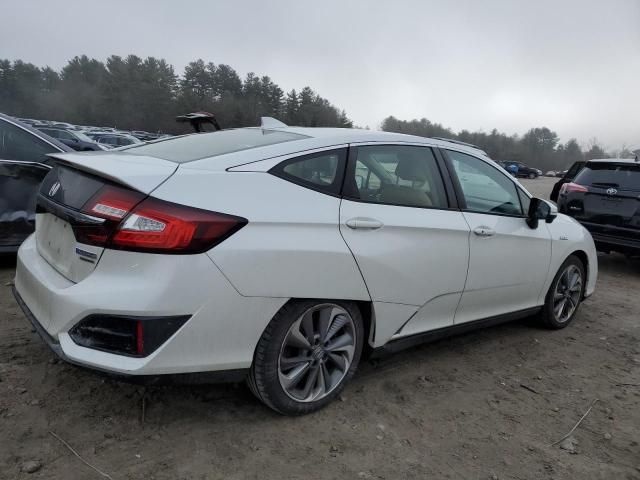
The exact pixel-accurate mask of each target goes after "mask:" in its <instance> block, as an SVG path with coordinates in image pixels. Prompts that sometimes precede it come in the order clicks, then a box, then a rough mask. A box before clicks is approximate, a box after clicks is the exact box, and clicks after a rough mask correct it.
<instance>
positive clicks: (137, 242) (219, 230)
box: [109, 197, 247, 253]
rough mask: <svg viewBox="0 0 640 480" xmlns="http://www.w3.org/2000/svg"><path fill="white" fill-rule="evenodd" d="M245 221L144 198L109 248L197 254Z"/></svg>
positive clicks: (216, 242)
mask: <svg viewBox="0 0 640 480" xmlns="http://www.w3.org/2000/svg"><path fill="white" fill-rule="evenodd" d="M246 224H247V220H246V219H244V218H241V217H236V216H233V215H226V214H223V213H216V212H210V211H207V210H200V209H199V208H193V207H186V206H184V205H177V204H175V203H170V202H166V201H164V200H158V199H157V198H151V197H149V198H147V199H146V200H144V201H142V203H140V204H139V205H138V206H137V207H135V208H134V209H133V211H131V213H130V214H129V215H128V216H127V217H126V218H125V219H124V220H123V221H122V222H121V223H120V225H119V226H118V229H117V231H116V233H115V235H114V236H113V238H112V239H111V242H110V245H109V246H110V247H111V248H117V249H122V250H134V251H145V252H157V253H199V252H204V251H207V250H209V249H210V248H211V247H213V246H214V245H216V244H218V243H220V242H221V241H222V240H224V239H225V238H227V237H229V236H230V235H232V234H233V233H235V232H236V231H238V230H239V229H240V228H242V227H243V226H244V225H246Z"/></svg>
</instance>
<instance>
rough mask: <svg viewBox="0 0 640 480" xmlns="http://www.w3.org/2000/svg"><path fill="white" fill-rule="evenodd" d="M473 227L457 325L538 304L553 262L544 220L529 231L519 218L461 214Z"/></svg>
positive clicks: (457, 313) (523, 221) (469, 213)
mask: <svg viewBox="0 0 640 480" xmlns="http://www.w3.org/2000/svg"><path fill="white" fill-rule="evenodd" d="M464 217H465V219H466V220H467V222H468V224H469V227H470V228H471V231H472V232H473V231H474V229H476V228H482V227H486V228H488V229H490V230H493V231H494V232H495V233H494V234H493V235H491V236H487V237H482V236H478V235H476V234H475V233H472V234H471V236H470V259H471V260H470V262H469V273H468V276H467V282H466V285H465V287H464V294H463V295H462V299H461V301H460V306H459V307H458V310H457V312H456V318H455V323H464V322H469V321H473V320H479V319H482V318H488V317H493V316H497V315H502V314H504V313H508V312H516V311H519V310H525V309H527V308H532V307H535V306H537V305H539V303H538V297H539V293H540V290H541V289H542V286H543V284H544V281H545V279H546V277H547V272H548V270H549V262H550V260H551V239H550V234H549V231H548V229H547V227H546V224H545V223H544V222H541V223H540V225H539V226H538V228H536V229H531V228H529V226H527V224H526V222H525V220H524V219H523V218H519V217H508V216H501V215H486V214H482V213H471V212H465V213H464Z"/></svg>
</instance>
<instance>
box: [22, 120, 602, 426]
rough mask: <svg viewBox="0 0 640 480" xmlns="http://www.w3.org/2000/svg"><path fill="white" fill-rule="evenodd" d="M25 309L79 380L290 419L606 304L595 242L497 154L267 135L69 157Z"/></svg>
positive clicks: (33, 244)
mask: <svg viewBox="0 0 640 480" xmlns="http://www.w3.org/2000/svg"><path fill="white" fill-rule="evenodd" d="M53 156H54V157H55V158H56V159H58V161H59V163H58V166H57V167H56V168H54V169H53V170H52V171H51V172H50V173H49V175H48V176H47V177H46V178H45V180H44V182H43V184H42V187H41V190H40V193H39V196H38V206H37V220H36V233H35V234H33V235H32V236H31V237H29V238H28V239H27V240H26V241H25V242H24V243H23V245H22V246H21V248H20V251H19V254H18V264H17V272H16V279H15V295H16V299H17V301H18V303H19V304H20V306H21V307H22V309H23V310H24V312H25V313H26V315H27V317H28V318H29V319H30V320H31V321H32V322H33V324H34V326H35V328H36V329H37V330H38V331H39V333H40V334H41V336H42V337H43V338H44V340H45V341H46V342H47V343H48V344H49V346H51V347H52V348H53V349H54V351H56V353H57V354H58V355H60V356H61V357H63V358H64V359H65V360H67V361H69V362H71V363H74V364H77V365H81V366H85V367H89V368H92V369H95V370H100V371H103V372H108V373H111V374H115V375H119V376H122V377H126V378H129V379H134V380H154V381H155V380H156V379H158V378H162V377H163V376H164V378H165V379H166V378H169V379H187V380H195V379H196V378H198V377H205V378H206V379H211V380H239V379H244V378H246V379H247V380H248V383H249V385H250V387H251V389H252V391H253V392H254V393H255V394H256V396H257V397H258V398H259V399H260V400H262V401H263V402H264V403H265V404H267V405H268V406H269V407H271V408H273V409H275V410H276V411H278V412H281V413H285V414H301V413H307V412H311V411H313V410H316V409H318V408H320V407H322V406H324V405H326V404H327V403H329V402H330V401H331V400H332V399H334V398H335V397H336V396H337V395H338V394H339V392H340V391H341V390H342V388H343V387H344V385H345V383H346V382H347V381H348V380H349V378H351V376H352V375H353V374H354V372H355V370H356V367H357V365H358V362H359V361H360V359H361V358H362V356H363V355H365V354H366V355H372V354H373V355H375V354H379V353H381V352H385V351H387V352H388V351H395V350H398V349H400V348H403V347H407V346H410V345H414V344H416V343H418V342H423V341H427V340H429V339H434V338H440V337H442V336H443V335H449V334H454V333H458V332H461V331H465V330H468V329H470V328H477V327H480V326H487V325H490V324H494V323H497V322H502V321H506V320H512V319H517V318H521V317H524V316H530V315H534V314H538V315H539V317H540V319H541V321H542V322H543V323H544V324H545V325H546V326H548V327H550V328H562V327H565V326H566V325H568V324H569V323H570V322H571V321H572V320H573V319H574V318H575V316H576V312H577V311H578V307H579V305H580V302H581V301H582V300H583V299H584V298H585V297H586V296H589V295H591V293H593V291H594V288H595V284H596V277H597V259H596V252H595V248H594V244H593V241H592V239H591V236H590V235H589V233H588V232H587V231H586V230H585V229H584V228H583V227H582V226H581V225H580V224H578V223H577V222H575V221H574V220H573V219H571V218H569V217H566V216H564V215H560V214H558V213H557V210H556V208H555V205H553V204H550V203H547V202H546V201H544V200H539V199H536V198H532V197H531V195H530V194H529V193H528V192H527V191H526V190H525V189H524V188H523V187H522V186H521V185H520V184H519V183H518V181H517V180H516V179H514V178H512V177H511V176H510V175H509V174H508V173H507V172H505V171H504V170H503V169H502V168H500V167H499V166H498V165H497V164H495V163H494V162H493V161H492V160H490V159H489V158H488V157H486V156H485V155H484V154H483V153H482V152H481V151H480V150H477V149H474V148H472V147H469V146H465V145H460V144H457V143H453V142H447V141H443V140H435V139H429V138H421V137H413V136H407V135H401V134H395V133H385V132H374V131H364V130H352V129H329V128H294V127H287V126H286V125H284V124H281V123H280V122H277V121H275V120H273V119H265V120H264V121H263V126H262V127H257V128H241V129H234V130H223V131H219V132H214V133H205V134H193V135H186V136H182V137H174V138H170V139H167V140H161V141H157V142H152V143H148V144H144V145H138V146H132V147H129V148H124V149H120V150H118V151H113V152H104V153H101V154H98V155H91V156H90V155H84V154H81V153H72V154H66V153H63V154H55V155H53Z"/></svg>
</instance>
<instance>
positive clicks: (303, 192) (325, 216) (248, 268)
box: [153, 168, 370, 300]
mask: <svg viewBox="0 0 640 480" xmlns="http://www.w3.org/2000/svg"><path fill="white" fill-rule="evenodd" d="M153 196H154V197H158V198H161V199H164V200H167V201H171V202H175V203H181V204H184V205H190V206H193V207H197V208H203V209H206V210H211V211H216V212H222V213H227V214H232V215H238V216H241V217H244V218H246V219H247V220H248V221H249V223H248V224H247V225H246V226H245V227H243V228H242V229H241V230H240V231H238V232H237V233H235V234H234V235H232V236H231V237H230V238H228V239H227V240H225V241H224V242H222V243H221V244H219V245H217V246H215V247H214V248H213V249H211V250H210V251H209V252H208V255H209V257H210V258H211V259H212V260H213V261H214V263H215V264H216V265H217V266H218V268H220V270H221V271H222V272H223V274H224V275H225V276H226V277H227V278H228V280H229V281H230V282H231V283H232V285H233V286H234V287H235V288H236V289H237V290H238V292H239V293H240V294H241V295H244V296H261V297H287V298H292V297H295V298H334V299H351V300H370V297H369V294H368V292H367V289H366V286H365V283H364V281H363V279H362V276H361V274H360V271H359V270H358V267H357V265H356V263H355V260H354V258H353V256H352V254H351V252H350V250H349V249H348V248H347V245H346V243H345V242H344V240H343V239H342V236H341V235H340V231H339V227H338V223H339V212H340V199H339V198H338V197H333V196H330V195H326V194H323V193H319V192H316V191H313V190H310V189H307V188H304V187H301V186H298V185H295V184H293V183H290V182H287V181H286V180H283V179H281V178H278V177H275V176H273V175H271V174H269V173H265V172H225V171H222V172H220V171H218V172H216V171H204V170H196V169H192V168H189V169H178V172H177V173H176V174H175V175H174V176H173V177H171V178H170V179H169V180H168V181H167V182H165V183H164V184H162V185H161V186H160V187H159V188H158V189H157V190H156V191H154V192H153Z"/></svg>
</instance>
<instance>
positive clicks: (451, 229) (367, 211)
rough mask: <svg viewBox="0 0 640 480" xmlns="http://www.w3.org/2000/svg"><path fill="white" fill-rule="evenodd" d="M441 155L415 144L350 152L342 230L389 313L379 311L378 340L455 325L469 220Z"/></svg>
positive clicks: (359, 148)
mask: <svg viewBox="0 0 640 480" xmlns="http://www.w3.org/2000/svg"><path fill="white" fill-rule="evenodd" d="M436 155H437V154H436V153H435V152H434V151H433V150H432V149H431V148H429V147H426V146H410V145H358V146H352V147H351V148H350V151H349V162H348V168H347V174H346V177H345V183H344V189H343V197H344V198H343V200H342V202H341V206H340V232H341V233H342V236H343V238H344V239H345V241H346V242H347V245H348V246H349V248H350V249H351V251H352V252H353V255H354V257H355V259H356V262H357V263H358V266H359V268H360V270H361V272H362V275H363V277H364V280H365V283H366V285H367V288H368V290H369V293H370V295H371V298H372V300H373V302H374V307H375V310H376V312H378V313H379V312H385V315H384V316H383V315H380V316H379V317H378V318H377V322H376V332H375V344H376V345H381V344H384V343H385V342H386V341H387V340H389V339H390V338H391V337H392V336H394V335H395V336H406V335H411V334H415V333H419V332H423V331H426V330H432V329H435V328H440V327H446V326H450V325H452V324H453V315H454V312H455V309H456V306H457V304H458V301H459V300H460V296H461V294H462V290H463V287H464V282H465V277H466V274H467V265H468V259H469V227H468V225H467V223H466V222H465V220H464V218H463V215H462V213H461V212H460V211H459V210H457V208H456V205H455V203H454V201H453V198H451V196H452V195H450V194H448V189H447V184H446V182H448V181H449V179H448V178H447V177H444V178H443V175H442V168H443V166H444V165H443V164H442V162H441V161H440V160H439V159H438V157H437V156H436ZM449 185H450V184H449ZM449 191H450V190H449Z"/></svg>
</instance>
